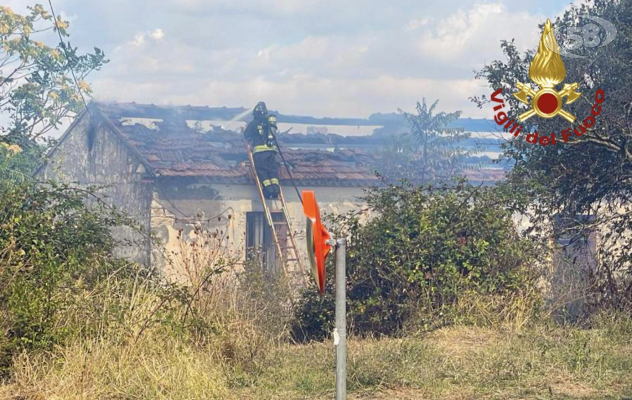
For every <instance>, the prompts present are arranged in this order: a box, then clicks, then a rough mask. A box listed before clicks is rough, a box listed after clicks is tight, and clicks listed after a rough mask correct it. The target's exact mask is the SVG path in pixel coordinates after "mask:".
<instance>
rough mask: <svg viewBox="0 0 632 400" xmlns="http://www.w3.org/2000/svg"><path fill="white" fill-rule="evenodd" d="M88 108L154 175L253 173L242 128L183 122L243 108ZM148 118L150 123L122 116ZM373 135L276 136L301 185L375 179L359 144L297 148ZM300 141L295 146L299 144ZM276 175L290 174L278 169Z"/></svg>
mask: <svg viewBox="0 0 632 400" xmlns="http://www.w3.org/2000/svg"><path fill="white" fill-rule="evenodd" d="M90 106H91V107H92V108H95V109H98V110H99V114H101V115H103V116H104V117H105V118H107V119H108V120H109V121H110V122H111V123H112V125H114V128H115V129H116V130H118V131H119V132H120V133H121V135H122V137H123V139H124V140H125V141H126V142H127V144H128V145H129V146H131V147H133V149H134V151H135V152H136V153H137V154H138V155H139V156H140V157H142V158H143V161H144V162H145V164H146V165H148V166H149V167H150V169H151V172H153V173H154V174H155V175H157V176H162V177H204V178H205V179H208V180H211V181H214V182H219V183H234V184H250V183H252V177H251V173H250V168H249V166H248V156H247V154H246V147H245V142H244V139H243V137H242V135H241V133H238V132H232V131H226V130H222V129H218V128H215V129H213V130H212V131H209V132H205V133H199V132H197V131H196V130H194V129H192V128H191V127H190V126H189V125H188V124H187V122H186V120H187V119H195V118H198V117H200V116H202V117H209V118H217V119H222V118H224V117H226V116H227V115H234V114H235V112H236V111H242V110H243V109H227V108H225V107H223V108H209V107H191V106H185V107H169V106H155V105H143V104H135V103H99V102H93V103H92V104H91V105H90ZM129 118H137V119H152V120H156V121H153V122H154V126H152V128H149V127H147V126H145V125H144V124H141V123H129V122H126V123H124V122H123V120H124V119H129ZM382 140H383V139H378V138H376V137H373V136H362V137H344V136H339V135H335V134H328V135H324V134H309V135H304V134H285V135H279V142H280V144H281V147H282V150H283V154H284V156H285V159H286V161H287V163H288V164H289V167H290V169H291V172H292V176H293V177H294V180H295V181H296V183H297V184H299V185H305V186H370V185H375V184H378V183H379V179H378V178H377V176H376V175H375V172H374V168H373V167H372V166H373V165H375V163H376V161H377V160H378V158H379V155H376V153H374V152H373V153H372V152H369V151H366V150H360V149H341V150H337V151H327V150H324V149H295V148H296V147H301V146H300V145H314V144H316V145H321V146H323V147H328V146H329V147H331V146H334V145H335V144H336V143H337V144H351V145H364V144H369V145H383V144H384V143H382V142H381V141H382ZM297 145H298V146H297ZM465 175H466V177H468V178H469V179H470V180H471V181H475V182H485V183H489V184H491V183H494V182H498V181H502V180H504V179H505V172H504V171H502V170H493V169H478V170H477V169H474V170H466V171H465ZM280 177H281V179H282V180H285V181H288V180H289V174H288V172H287V170H286V169H285V167H282V168H281V171H280Z"/></svg>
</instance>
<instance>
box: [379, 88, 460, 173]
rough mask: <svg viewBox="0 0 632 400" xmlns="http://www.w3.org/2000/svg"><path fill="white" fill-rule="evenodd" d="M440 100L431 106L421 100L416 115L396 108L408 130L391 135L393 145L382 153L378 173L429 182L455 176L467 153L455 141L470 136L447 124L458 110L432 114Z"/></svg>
mask: <svg viewBox="0 0 632 400" xmlns="http://www.w3.org/2000/svg"><path fill="white" fill-rule="evenodd" d="M438 103H439V101H438V100H437V101H435V102H434V103H433V104H432V105H431V106H430V107H428V105H427V104H426V100H425V99H423V100H422V102H421V103H419V102H418V103H417V107H416V111H417V113H416V114H412V113H408V112H405V111H402V110H401V109H400V110H398V111H399V112H400V113H401V114H402V115H403V116H404V118H405V121H407V122H408V124H409V129H410V132H409V133H407V134H404V135H401V136H399V137H394V138H393V146H392V147H391V148H387V149H386V150H385V151H384V152H382V156H381V165H380V166H379V168H378V169H379V172H380V173H381V174H382V175H384V176H385V177H386V178H390V179H391V180H394V179H401V178H406V179H410V180H411V181H414V182H428V181H431V180H435V179H445V178H448V177H451V176H454V175H457V174H458V173H459V172H460V171H461V167H462V161H463V158H464V157H465V156H467V155H468V154H469V153H468V152H467V151H465V149H463V148H461V147H459V146H458V144H459V143H460V142H461V141H463V140H465V139H467V138H468V137H469V134H468V133H464V132H463V130H462V129H460V128H451V127H449V125H450V124H451V123H452V122H455V121H456V120H458V119H459V116H460V115H461V112H460V111H456V112H452V113H445V112H440V113H437V114H435V113H434V111H435V108H436V107H437V104H438Z"/></svg>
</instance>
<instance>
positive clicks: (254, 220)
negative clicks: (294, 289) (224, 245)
mask: <svg viewBox="0 0 632 400" xmlns="http://www.w3.org/2000/svg"><path fill="white" fill-rule="evenodd" d="M272 220H273V221H274V222H281V221H284V218H283V213H282V212H273V213H272ZM277 235H278V239H279V244H280V245H281V248H282V249H284V248H285V247H286V241H287V225H279V228H277ZM246 259H247V260H258V262H259V264H260V265H261V266H262V267H263V270H264V272H266V273H276V272H277V254H276V250H275V248H274V239H273V236H272V231H271V230H270V226H269V225H268V221H267V220H266V216H265V213H264V212H263V211H252V212H247V213H246Z"/></svg>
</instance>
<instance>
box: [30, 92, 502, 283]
mask: <svg viewBox="0 0 632 400" xmlns="http://www.w3.org/2000/svg"><path fill="white" fill-rule="evenodd" d="M237 112H238V110H237V111H236V110H234V109H233V110H231V109H227V108H209V107H191V106H186V107H169V106H155V105H140V104H135V103H126V104H123V103H100V102H92V103H91V104H90V106H89V108H88V110H86V111H84V112H83V113H82V114H81V115H79V116H77V118H76V119H75V120H74V122H73V124H72V125H71V126H70V127H69V128H68V130H67V131H66V132H65V133H64V135H63V136H62V137H61V138H60V140H59V142H58V144H57V145H56V147H54V148H53V149H52V150H51V152H50V154H49V157H48V161H47V163H46V164H45V165H43V166H42V167H41V168H40V170H39V171H38V174H39V175H40V177H41V178H42V179H57V180H62V181H65V182H72V183H75V184H78V185H81V186H89V185H94V186H98V187H101V189H100V190H99V192H98V193H99V194H100V196H101V197H102V198H103V200H104V201H105V203H107V204H111V205H113V206H115V207H116V208H117V209H119V210H121V211H123V212H125V213H126V214H128V215H129V216H131V217H132V218H133V219H134V220H135V221H136V222H137V223H138V225H139V228H138V229H130V228H119V229H118V230H117V231H116V232H115V237H116V239H117V240H118V241H119V243H120V245H119V248H118V251H119V255H121V256H125V257H127V258H129V259H131V260H134V261H137V262H140V263H144V264H152V265H155V266H157V267H158V269H159V270H161V271H163V272H164V273H165V274H166V275H167V276H177V274H178V271H177V270H176V269H175V268H176V267H174V262H173V261H172V260H171V261H170V259H171V257H166V256H165V253H166V254H170V255H172V256H175V257H176V258H177V256H178V249H179V246H180V241H181V240H182V236H184V237H185V238H186V237H187V235H190V234H191V232H192V231H193V230H194V228H195V227H196V226H201V227H202V228H203V229H205V230H217V231H218V232H221V234H222V236H221V237H222V246H225V248H226V249H227V250H228V251H230V252H231V254H232V255H233V256H234V257H236V258H237V259H238V260H239V261H241V262H243V261H244V260H246V258H247V257H248V255H249V254H250V252H251V251H253V249H260V250H261V251H262V252H263V254H264V258H263V260H264V262H268V263H270V259H271V258H270V257H271V255H272V254H273V253H274V247H273V246H274V244H273V242H272V238H271V235H270V230H269V228H268V224H267V221H266V218H265V216H264V212H263V208H262V204H261V200H260V198H259V194H258V189H257V186H256V185H255V181H254V177H253V176H252V174H251V170H250V167H249V162H248V155H247V152H246V146H245V142H244V140H243V137H242V135H241V133H238V132H236V131H237V130H238V128H239V126H238V124H239V123H241V124H244V122H240V121H236V118H235V114H236V113H237ZM242 115H243V113H242ZM213 121H220V122H218V123H214V122H213ZM221 121H224V122H221ZM279 121H280V122H283V119H282V118H280V119H279ZM290 122H291V121H290ZM236 123H237V125H236ZM242 126H243V125H242ZM229 129H233V130H229ZM310 132H312V133H310V134H286V135H281V136H280V138H279V141H280V145H281V147H282V151H283V153H284V156H285V159H286V161H287V163H288V166H289V168H290V169H291V173H292V176H293V178H294V182H295V183H296V185H297V186H298V189H299V190H303V189H311V190H314V191H315V192H316V196H317V199H318V200H319V203H320V206H321V213H324V214H327V213H345V212H348V211H351V210H355V209H358V208H359V207H360V206H361V204H360V203H359V202H360V200H359V198H360V197H361V196H362V194H363V189H364V188H366V187H369V186H372V185H375V184H378V183H379V180H378V178H377V177H376V175H375V173H374V168H373V167H372V163H373V160H374V158H375V154H374V153H371V152H369V151H367V150H366V149H362V148H361V147H362V145H370V144H371V136H362V137H349V139H348V140H347V142H348V143H350V145H349V146H342V145H340V143H336V144H335V145H332V144H331V143H328V142H327V137H328V135H325V134H323V133H322V132H320V133H319V132H315V131H313V130H312V131H310ZM329 136H330V135H329ZM339 138H340V136H339ZM339 142H340V141H339ZM341 142H343V144H344V140H341ZM473 173H477V172H476V171H473ZM280 177H281V186H282V187H283V188H284V194H285V197H286V201H287V206H288V213H289V216H290V226H291V229H293V231H294V232H295V236H296V239H297V241H298V243H297V246H298V250H299V251H300V252H301V254H302V257H305V256H306V254H305V253H306V252H305V235H304V230H305V218H304V216H303V212H302V205H301V203H300V201H299V199H298V196H297V193H296V192H295V190H294V188H293V186H292V183H291V182H290V180H289V174H288V171H287V170H286V168H285V167H283V166H282V168H281V171H280ZM492 179H500V178H498V177H495V178H494V177H492ZM150 232H151V233H153V234H154V235H155V237H156V238H157V239H158V241H159V242H160V243H159V244H156V243H154V244H152V242H151V241H148V240H146V238H147V235H148V234H149V233H150ZM158 247H160V248H158ZM176 264H177V263H176Z"/></svg>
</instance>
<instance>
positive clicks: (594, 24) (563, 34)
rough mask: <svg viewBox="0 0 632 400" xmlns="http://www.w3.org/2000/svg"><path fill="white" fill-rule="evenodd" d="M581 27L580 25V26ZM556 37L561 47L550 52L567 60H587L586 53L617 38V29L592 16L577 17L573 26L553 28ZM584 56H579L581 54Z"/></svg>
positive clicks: (609, 23) (606, 21)
mask: <svg viewBox="0 0 632 400" xmlns="http://www.w3.org/2000/svg"><path fill="white" fill-rule="evenodd" d="M582 23H583V25H580V24H582ZM553 34H555V36H556V37H558V38H560V41H561V42H562V46H561V47H558V48H557V49H551V50H552V51H554V52H556V53H558V54H560V55H562V56H564V57H568V58H588V55H586V53H587V51H582V50H583V49H585V50H590V49H594V48H597V47H603V46H606V45H608V44H609V43H610V42H612V41H613V40H614V38H615V37H616V36H617V28H615V26H614V25H613V24H612V23H611V22H610V21H608V20H605V19H603V18H599V17H595V16H592V15H579V16H577V24H576V25H575V26H567V27H562V28H561V29H560V28H559V27H558V28H555V32H554V33H553V32H552V33H551V35H553ZM582 52H583V53H584V54H581V53H582Z"/></svg>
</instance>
